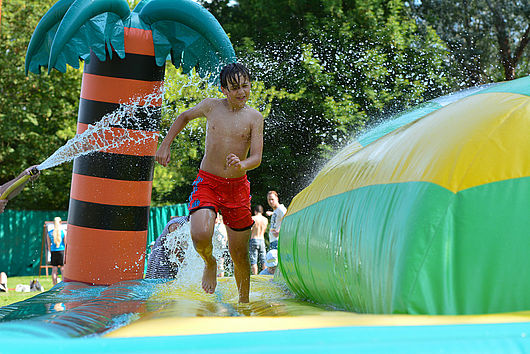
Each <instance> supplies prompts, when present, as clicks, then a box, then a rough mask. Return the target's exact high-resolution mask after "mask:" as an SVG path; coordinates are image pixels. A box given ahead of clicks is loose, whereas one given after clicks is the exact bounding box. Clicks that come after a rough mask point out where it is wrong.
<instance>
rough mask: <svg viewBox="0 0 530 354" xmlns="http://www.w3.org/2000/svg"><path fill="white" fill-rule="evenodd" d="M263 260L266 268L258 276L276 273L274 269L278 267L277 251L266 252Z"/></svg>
mask: <svg viewBox="0 0 530 354" xmlns="http://www.w3.org/2000/svg"><path fill="white" fill-rule="evenodd" d="M265 259H266V261H265V265H266V266H267V268H265V269H263V270H262V271H261V272H260V273H259V275H274V272H276V267H277V266H278V250H276V249H272V250H270V251H269V252H267V256H266V257H265Z"/></svg>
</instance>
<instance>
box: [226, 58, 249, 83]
mask: <svg viewBox="0 0 530 354" xmlns="http://www.w3.org/2000/svg"><path fill="white" fill-rule="evenodd" d="M240 77H245V78H247V79H248V81H251V80H250V72H249V71H248V69H247V67H246V66H245V65H243V64H241V63H231V64H228V65H226V66H225V67H224V68H223V69H222V70H221V87H224V88H226V89H228V84H232V85H238V86H239V78H240Z"/></svg>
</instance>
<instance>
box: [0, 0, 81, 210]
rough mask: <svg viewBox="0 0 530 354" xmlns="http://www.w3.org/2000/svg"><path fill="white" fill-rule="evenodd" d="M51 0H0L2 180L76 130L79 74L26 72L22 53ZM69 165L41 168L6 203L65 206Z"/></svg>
mask: <svg viewBox="0 0 530 354" xmlns="http://www.w3.org/2000/svg"><path fill="white" fill-rule="evenodd" d="M54 2H55V1H52V0H38V1H32V2H27V1H9V2H4V3H3V8H2V32H1V41H0V52H1V53H2V55H1V56H0V66H1V67H2V74H1V75H0V107H1V108H0V121H1V122H2V124H1V125H0V136H1V137H2V138H1V141H0V183H4V182H7V181H8V180H10V179H12V178H14V177H16V176H17V175H18V174H19V173H20V172H22V170H24V169H25V168H26V167H29V166H31V165H34V164H39V163H41V162H43V161H44V160H45V159H46V158H47V157H48V156H50V155H51V154H52V153H53V152H55V150H57V148H59V147H60V146H62V145H64V143H65V142H66V141H67V140H68V139H70V138H72V137H73V136H74V135H75V129H76V120H77V105H78V101H79V88H80V84H81V73H80V72H78V71H75V70H68V71H67V73H66V74H59V73H58V72H52V73H51V75H40V76H37V75H30V76H28V77H26V76H25V75H24V58H25V52H26V48H27V45H28V43H29V40H30V38H31V35H32V33H33V30H34V28H35V26H36V25H37V23H38V21H39V20H40V18H41V16H42V15H43V14H44V11H45V10H46V9H48V8H50V7H51V6H52V5H53V3H54ZM70 180H71V164H64V165H61V166H58V167H56V168H54V169H53V170H49V171H43V173H42V176H41V177H40V178H39V179H38V180H37V182H34V184H33V186H31V185H30V187H29V188H28V187H27V188H26V190H25V191H24V192H23V193H21V194H20V195H19V196H17V198H15V199H13V200H12V201H10V202H9V205H8V207H9V208H24V209H35V210H39V209H63V210H64V209H66V208H67V206H68V197H69V192H70Z"/></svg>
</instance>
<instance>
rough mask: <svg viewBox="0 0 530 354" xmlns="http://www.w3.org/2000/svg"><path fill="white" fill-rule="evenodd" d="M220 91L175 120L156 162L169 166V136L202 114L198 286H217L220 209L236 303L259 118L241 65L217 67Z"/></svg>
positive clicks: (196, 214)
mask: <svg viewBox="0 0 530 354" xmlns="http://www.w3.org/2000/svg"><path fill="white" fill-rule="evenodd" d="M221 91H222V92H223V94H224V95H225V96H226V98H224V99H214V98H207V99H205V100H203V101H202V102H201V103H199V104H198V105H196V106H195V107H193V108H190V109H188V110H187V111H185V112H183V113H181V114H180V115H179V116H178V117H177V119H175V121H174V122H173V124H172V125H171V128H170V129H169V132H168V134H167V136H166V137H165V138H164V140H163V141H162V143H161V144H160V147H159V148H158V151H157V152H156V161H157V162H158V163H160V164H162V165H163V166H167V164H168V163H169V161H170V158H171V153H170V146H171V142H172V141H173V139H175V137H176V136H177V134H178V133H180V132H181V131H182V129H184V127H185V126H186V124H187V123H188V122H190V121H191V120H193V119H196V118H199V117H206V120H207V123H206V127H207V128H206V144H205V145H206V146H205V153H204V156H203V159H202V162H201V166H200V170H199V174H198V175H197V179H196V180H195V181H194V182H193V190H192V192H191V195H190V198H189V204H188V210H189V211H190V214H191V218H190V229H191V237H192V240H193V244H194V246H195V249H196V250H197V252H198V253H199V254H200V255H201V257H202V258H203V260H204V263H205V267H204V272H203V276H202V288H203V289H204V291H205V292H207V293H210V294H211V293H213V292H214V291H215V288H216V286H217V277H216V271H217V263H216V260H215V258H214V257H213V255H212V235H213V231H214V226H215V217H216V213H217V211H219V210H220V212H221V214H222V215H223V220H224V223H225V225H226V226H228V228H227V233H228V244H229V251H230V255H231V256H232V260H233V262H234V276H235V278H236V284H237V288H238V290H239V301H240V302H248V301H249V291H250V264H249V259H248V240H249V237H250V229H251V228H252V225H253V223H254V221H253V220H252V217H251V212H250V183H249V182H248V179H247V175H246V171H247V170H252V169H254V168H256V167H258V166H259V165H260V163H261V154H262V151H263V116H262V115H261V113H259V112H258V111H256V110H255V109H253V108H250V107H249V106H247V104H246V102H247V100H248V99H249V96H250V74H249V72H248V70H247V68H245V66H243V65H242V64H239V63H234V64H229V65H227V66H225V67H224V68H223V69H222V70H221Z"/></svg>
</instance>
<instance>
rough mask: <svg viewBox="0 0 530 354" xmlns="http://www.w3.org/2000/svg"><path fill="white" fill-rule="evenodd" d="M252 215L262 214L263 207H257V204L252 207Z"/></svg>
mask: <svg viewBox="0 0 530 354" xmlns="http://www.w3.org/2000/svg"><path fill="white" fill-rule="evenodd" d="M254 213H261V214H263V207H262V206H261V205H259V204H258V205H256V206H255V207H254Z"/></svg>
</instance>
